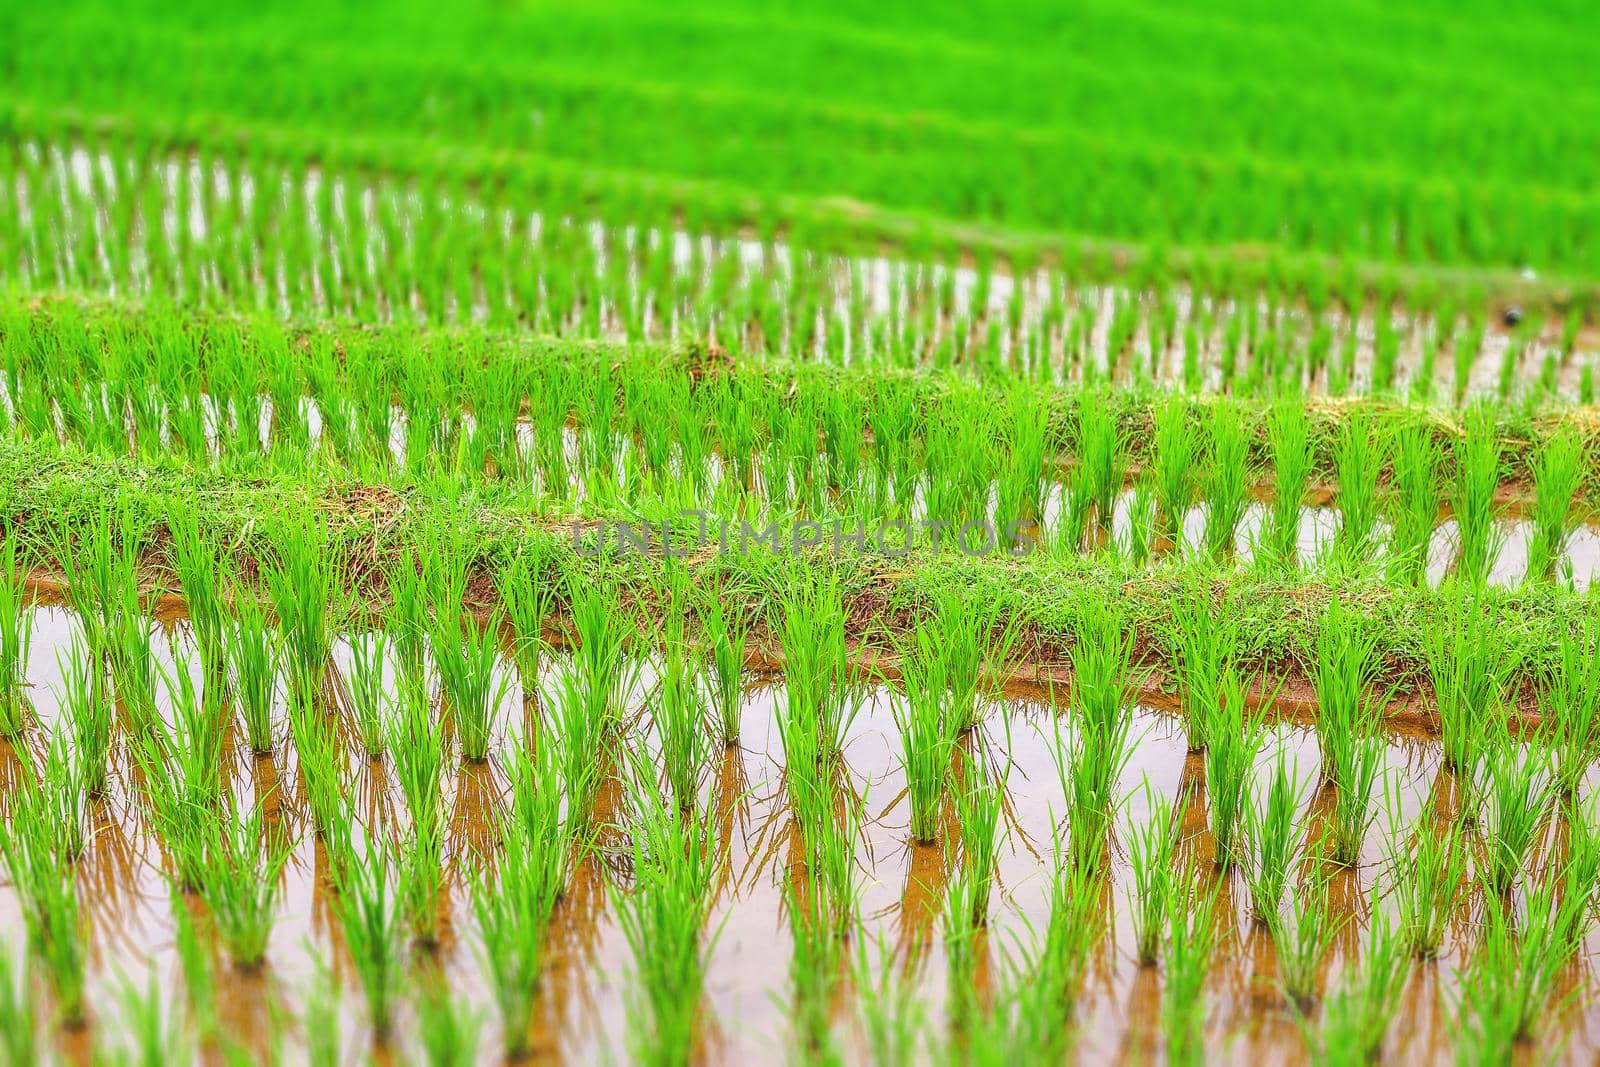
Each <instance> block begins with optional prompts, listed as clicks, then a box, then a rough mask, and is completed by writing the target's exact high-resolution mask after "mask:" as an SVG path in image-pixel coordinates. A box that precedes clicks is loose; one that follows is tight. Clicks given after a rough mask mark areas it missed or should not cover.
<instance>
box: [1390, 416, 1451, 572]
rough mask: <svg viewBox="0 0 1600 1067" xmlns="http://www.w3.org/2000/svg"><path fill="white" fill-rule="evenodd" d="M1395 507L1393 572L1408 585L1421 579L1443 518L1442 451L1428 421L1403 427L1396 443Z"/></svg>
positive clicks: (1393, 520) (1393, 517)
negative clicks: (1439, 521) (1441, 487)
mask: <svg viewBox="0 0 1600 1067" xmlns="http://www.w3.org/2000/svg"><path fill="white" fill-rule="evenodd" d="M1393 464H1394V488H1395V496H1394V510H1393V511H1392V513H1391V514H1390V518H1389V528H1390V534H1389V552H1388V560H1389V576H1390V577H1391V578H1392V579H1394V580H1396V581H1400V582H1402V583H1404V584H1407V585H1415V584H1417V583H1418V582H1419V581H1421V579H1422V576H1423V574H1424V573H1425V570H1426V567H1427V564H1428V547H1429V544H1430V543H1431V540H1432V537H1433V527H1434V524H1435V523H1436V522H1437V521H1438V518H1439V468H1440V466H1441V464H1442V455H1441V452H1440V449H1439V445H1438V442H1437V441H1435V440H1434V436H1433V433H1432V432H1431V431H1430V429H1429V427H1427V426H1426V425H1420V424H1413V425H1407V426H1404V427H1402V428H1401V429H1400V430H1399V431H1398V432H1397V433H1396V434H1395V444H1394V457H1393Z"/></svg>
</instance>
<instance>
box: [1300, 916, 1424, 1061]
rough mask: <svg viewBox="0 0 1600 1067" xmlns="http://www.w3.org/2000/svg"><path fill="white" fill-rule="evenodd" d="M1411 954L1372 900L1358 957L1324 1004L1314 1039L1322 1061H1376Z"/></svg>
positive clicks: (1396, 1008)
mask: <svg viewBox="0 0 1600 1067" xmlns="http://www.w3.org/2000/svg"><path fill="white" fill-rule="evenodd" d="M1409 955H1410V954H1409V953H1408V952H1407V951H1406V946H1405V942H1404V939H1403V938H1402V937H1401V936H1400V934H1399V932H1398V931H1397V930H1396V929H1395V927H1394V925H1393V924H1392V923H1391V922H1390V921H1389V917H1388V914H1387V913H1385V912H1383V911H1381V910H1379V909H1378V907H1377V906H1376V902H1374V906H1373V908H1372V909H1371V919H1370V920H1369V921H1368V925H1367V936H1366V940H1365V943H1364V945H1363V946H1362V951H1361V953H1360V956H1359V958H1358V959H1357V960H1356V961H1355V962H1353V963H1351V964H1349V965H1348V966H1347V967H1346V968H1345V971H1344V973H1343V974H1342V975H1340V977H1339V981H1338V984H1337V985H1336V986H1334V988H1333V989H1332V990H1331V991H1330V992H1329V993H1328V995H1327V996H1326V997H1325V998H1324V999H1323V1003H1322V1024H1321V1026H1320V1027H1319V1028H1318V1031H1317V1033H1316V1035H1315V1036H1314V1037H1313V1039H1312V1048H1313V1050H1314V1051H1313V1054H1314V1055H1316V1056H1319V1057H1320V1058H1321V1059H1322V1061H1323V1062H1328V1063H1351V1064H1364V1063H1376V1062H1378V1061H1379V1059H1380V1058H1381V1056H1382V1053H1383V1043H1384V1038H1385V1037H1386V1036H1387V1035H1388V1033H1389V1026H1390V1024H1391V1023H1392V1022H1393V1021H1394V1017H1395V1015H1396V1013H1397V1012H1398V1011H1399V1009H1400V997H1401V994H1402V992H1403V991H1404V989H1405V984H1406V971H1407V963H1408V962H1409Z"/></svg>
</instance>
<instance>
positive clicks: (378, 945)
mask: <svg viewBox="0 0 1600 1067" xmlns="http://www.w3.org/2000/svg"><path fill="white" fill-rule="evenodd" d="M333 847H335V848H336V849H338V850H339V851H341V852H342V853H344V854H343V855H342V856H341V857H340V859H339V862H338V863H337V864H335V865H334V866H335V870H336V872H337V874H336V880H335V888H336V892H335V894H334V906H333V911H334V915H335V916H336V917H337V918H338V920H339V929H340V932H341V933H343V935H344V943H345V947H346V948H347V949H348V950H349V952H350V961H351V963H352V964H353V965H354V967H355V972H356V977H357V978H358V979H359V980H360V982H361V991H362V993H363V994H364V995H365V997H366V1001H367V1016H368V1018H369V1019H370V1020H371V1023H372V1030H373V1033H375V1034H377V1035H379V1036H380V1037H381V1036H383V1035H386V1034H387V1033H388V1032H389V1028H390V1025H391V1023H392V1021H393V1009H394V1001H395V997H396V995H397V994H398V992H399V989H400V979H401V962H402V961H401V958H400V950H399V949H400V943H401V940H400V911H399V908H398V906H397V903H398V902H397V895H396V893H395V887H394V885H393V882H392V878H393V875H392V873H391V872H390V870H389V857H388V850H387V849H386V848H385V847H384V846H383V844H382V843H381V842H380V841H379V840H377V839H376V838H374V837H373V836H372V835H371V833H370V831H369V832H367V833H366V835H365V840H364V841H359V842H356V843H353V844H348V845H347V844H345V843H343V842H340V843H339V844H337V845H334V846H333Z"/></svg>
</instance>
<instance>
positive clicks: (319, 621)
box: [263, 519, 343, 695]
mask: <svg viewBox="0 0 1600 1067" xmlns="http://www.w3.org/2000/svg"><path fill="white" fill-rule="evenodd" d="M277 556H278V558H277V560H276V561H274V562H271V563H269V564H267V565H266V566H265V567H264V568H263V577H264V578H265V581H266V585H267V590H268V592H269V593H270V594H271V597H272V604H273V607H274V609H275V610H276V612H277V616H278V626H279V628H280V630H281V631H282V632H283V644H284V651H285V652H286V654H287V659H288V668H289V670H288V673H289V680H290V682H291V683H292V684H294V685H299V686H309V687H310V691H311V693H312V694H313V695H315V694H318V693H321V692H322V686H323V680H324V678H325V677H326V674H327V669H328V655H329V653H330V651H331V650H332V647H333V630H332V626H331V622H330V614H332V613H333V608H334V606H335V605H337V604H338V603H339V601H338V599H337V598H338V597H339V596H340V595H342V592H343V589H342V585H341V584H340V581H339V575H338V572H337V570H336V566H335V564H334V563H333V557H332V550H331V546H330V545H329V543H328V533H327V530H326V528H325V527H324V526H323V525H322V524H321V522H320V520H317V519H309V520H306V521H304V522H302V523H294V522H291V523H289V524H288V526H286V527H285V529H284V531H283V534H282V535H281V536H280V538H279V539H278V542H277Z"/></svg>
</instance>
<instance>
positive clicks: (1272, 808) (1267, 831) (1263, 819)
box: [1244, 749, 1306, 923]
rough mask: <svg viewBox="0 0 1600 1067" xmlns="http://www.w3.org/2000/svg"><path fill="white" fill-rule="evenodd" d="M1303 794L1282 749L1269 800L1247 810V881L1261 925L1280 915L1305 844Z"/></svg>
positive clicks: (1270, 787) (1245, 866) (1250, 803)
mask: <svg viewBox="0 0 1600 1067" xmlns="http://www.w3.org/2000/svg"><path fill="white" fill-rule="evenodd" d="M1301 793H1302V790H1301V789H1300V786H1299V783H1298V777H1297V775H1296V774H1295V771H1294V769H1293V768H1292V767H1291V766H1290V763H1289V758H1288V756H1287V754H1286V753H1285V752H1284V751H1283V750H1282V749H1279V751H1278V755H1277V759H1276V760H1274V762H1273V767H1272V780H1271V781H1270V782H1269V783H1268V785H1267V794H1266V799H1265V800H1264V801H1262V802H1260V803H1257V802H1254V801H1251V802H1249V803H1248V805H1247V809H1246V821H1245V840H1246V842H1247V846H1248V851H1247V852H1246V854H1245V861H1244V868H1245V881H1246V883H1247V884H1248V885H1249V888H1250V907H1251V910H1252V911H1253V912H1254V913H1255V917H1256V920H1257V921H1259V922H1263V923H1266V922H1270V921H1271V920H1272V917H1273V916H1275V915H1277V914H1278V909H1279V908H1280V907H1282V905H1283V894H1284V890H1285V889H1287V888H1288V885H1289V873H1290V870H1291V868H1292V866H1293V864H1294V859H1295V857H1296V856H1297V855H1299V853H1300V850H1301V848H1302V847H1303V846H1304V845H1305V840H1306V826H1305V823H1304V822H1303V821H1302V820H1301V819H1300V817H1299V813H1300V802H1301V799H1302V796H1301Z"/></svg>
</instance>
